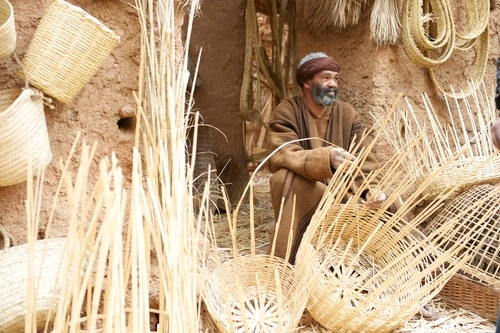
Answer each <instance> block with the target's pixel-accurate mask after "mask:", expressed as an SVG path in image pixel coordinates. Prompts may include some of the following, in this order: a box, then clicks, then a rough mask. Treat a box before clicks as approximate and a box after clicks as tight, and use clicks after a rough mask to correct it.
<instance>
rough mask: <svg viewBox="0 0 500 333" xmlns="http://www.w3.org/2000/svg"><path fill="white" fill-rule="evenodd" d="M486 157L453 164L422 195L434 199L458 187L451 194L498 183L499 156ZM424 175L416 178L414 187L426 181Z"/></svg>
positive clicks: (499, 177)
mask: <svg viewBox="0 0 500 333" xmlns="http://www.w3.org/2000/svg"><path fill="white" fill-rule="evenodd" d="M488 158H489V157H487V156H475V157H472V158H467V159H461V160H457V161H455V162H453V163H452V164H451V165H450V166H449V167H447V168H446V169H445V170H444V171H443V172H442V173H441V174H440V175H439V176H438V177H435V178H434V179H433V181H432V182H431V183H430V184H429V185H428V187H427V188H426V189H425V191H424V192H423V194H426V195H427V196H428V198H429V199H432V198H436V197H437V196H438V195H439V194H440V193H442V191H444V190H450V189H452V188H453V187H455V185H457V184H458V185H459V186H458V187H457V188H456V189H455V190H454V191H453V192H450V195H451V194H460V193H462V192H464V191H466V190H467V189H469V188H471V187H472V186H475V185H480V184H495V183H497V182H499V181H500V156H497V157H494V158H491V159H489V160H487V159H488ZM426 179H427V177H426V175H424V176H421V177H419V178H417V180H416V185H417V186H420V185H421V184H422V183H424V182H425V181H426Z"/></svg>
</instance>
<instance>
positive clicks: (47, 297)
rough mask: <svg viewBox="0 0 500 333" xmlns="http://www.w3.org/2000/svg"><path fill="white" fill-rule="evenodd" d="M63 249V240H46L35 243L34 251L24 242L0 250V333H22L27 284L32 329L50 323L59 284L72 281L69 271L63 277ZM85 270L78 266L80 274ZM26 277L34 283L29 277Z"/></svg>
mask: <svg viewBox="0 0 500 333" xmlns="http://www.w3.org/2000/svg"><path fill="white" fill-rule="evenodd" d="M66 250H67V249H66V238H48V239H44V240H39V241H36V243H35V244H34V249H30V245H29V244H28V243H26V244H22V245H18V246H13V247H10V248H8V249H5V250H1V251H0V281H2V285H3V286H8V288H1V289H0V296H1V298H2V302H0V332H23V331H24V327H25V317H26V311H27V302H28V300H27V298H28V297H29V293H28V290H29V289H31V287H29V286H28V284H29V283H33V282H34V285H33V288H36V289H33V293H34V297H36V301H35V303H34V304H33V306H34V309H33V310H34V311H36V327H37V328H38V329H41V328H43V327H45V324H46V322H47V321H49V322H50V321H51V320H53V318H54V316H55V313H56V309H57V305H58V302H59V298H60V296H61V295H62V294H61V291H62V288H63V285H64V284H65V283H67V284H70V281H71V280H72V278H73V274H72V273H71V272H72V271H71V270H70V273H69V274H68V275H67V276H66V275H65V274H64V270H65V267H66V265H70V263H69V262H68V257H67V256H66V255H65V253H67V252H65V251H66ZM30 256H31V258H30ZM30 263H32V266H29V264H30ZM84 265H86V261H84ZM85 268H86V267H82V271H80V272H79V274H80V275H81V274H82V272H83V270H84V269H85ZM30 270H31V273H30ZM30 274H33V277H34V280H32V279H30V278H29V276H30Z"/></svg>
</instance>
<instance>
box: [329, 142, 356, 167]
mask: <svg viewBox="0 0 500 333" xmlns="http://www.w3.org/2000/svg"><path fill="white" fill-rule="evenodd" d="M355 160H356V156H354V155H352V154H349V152H348V151H346V150H345V149H342V148H339V147H335V148H332V149H331V150H330V165H331V166H332V168H334V169H335V170H337V169H338V168H339V167H340V165H341V164H342V163H346V164H347V165H346V167H350V166H351V164H352V163H353V162H354V161H355Z"/></svg>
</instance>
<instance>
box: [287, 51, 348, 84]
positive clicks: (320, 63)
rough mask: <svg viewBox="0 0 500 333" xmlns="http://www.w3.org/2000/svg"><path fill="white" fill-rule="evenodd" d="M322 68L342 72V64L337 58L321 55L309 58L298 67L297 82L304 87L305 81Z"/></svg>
mask: <svg viewBox="0 0 500 333" xmlns="http://www.w3.org/2000/svg"><path fill="white" fill-rule="evenodd" d="M322 70H329V71H332V72H337V73H338V72H340V66H339V64H338V63H337V62H336V61H335V60H333V58H332V57H320V58H314V59H311V60H308V61H306V62H305V63H303V64H302V65H301V66H300V67H299V68H297V73H296V79H297V83H298V84H299V86H301V87H302V86H303V85H304V82H306V81H307V80H308V79H310V78H312V77H313V76H314V74H316V73H317V72H319V71H322Z"/></svg>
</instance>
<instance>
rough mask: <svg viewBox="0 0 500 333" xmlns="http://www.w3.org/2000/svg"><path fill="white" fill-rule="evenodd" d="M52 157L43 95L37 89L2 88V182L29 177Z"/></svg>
mask: <svg viewBox="0 0 500 333" xmlns="http://www.w3.org/2000/svg"><path fill="white" fill-rule="evenodd" d="M51 158H52V152H51V150H50V141H49V136H48V132H47V124H46V122H45V113H44V111H43V95H42V93H40V92H39V91H37V90H35V89H30V88H26V89H9V90H4V91H0V186H8V185H13V184H17V183H20V182H23V181H25V180H26V179H27V175H28V168H29V165H30V160H31V166H32V168H33V169H34V170H36V169H37V168H44V167H46V166H47V165H48V164H49V162H50V160H51Z"/></svg>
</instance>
